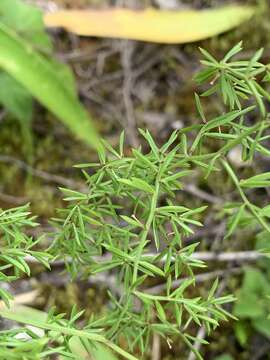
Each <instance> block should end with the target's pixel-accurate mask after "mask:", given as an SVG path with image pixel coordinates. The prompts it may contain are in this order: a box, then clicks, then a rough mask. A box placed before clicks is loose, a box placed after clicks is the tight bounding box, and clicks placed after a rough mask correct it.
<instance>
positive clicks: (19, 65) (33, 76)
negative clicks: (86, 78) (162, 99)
mask: <svg viewBox="0 0 270 360" xmlns="http://www.w3.org/2000/svg"><path fill="white" fill-rule="evenodd" d="M0 67H2V68H3V69H4V70H5V71H7V72H8V73H9V74H10V75H11V76H12V77H14V78H15V79H16V80H17V81H18V82H19V83H20V84H22V85H23V86H24V87H25V88H26V89H27V90H28V91H29V92H30V93H31V94H32V95H33V96H35V97H36V98H37V99H38V100H39V101H40V102H41V103H42V104H43V105H44V106H46V107H47V108H48V109H49V110H50V111H51V112H52V113H54V114H55V115H56V116H57V117H58V118H59V119H60V120H62V122H63V123H64V124H65V125H66V126H68V127H69V128H70V130H71V131H72V132H73V133H74V134H75V135H77V136H78V137H79V138H80V139H81V140H84V141H85V142H86V143H87V144H88V145H92V146H94V147H95V148H101V145H100V142H99V139H98V136H97V133H96V130H95V129H94V126H93V125H92V123H91V120H90V118H89V116H88V114H87V112H86V111H85V109H84V108H83V107H82V106H81V104H80V103H79V101H78V99H77V98H76V97H75V96H74V93H73V91H72V90H71V89H70V88H69V87H67V86H66V84H65V82H64V81H63V77H62V75H61V76H60V75H58V72H57V71H56V70H55V68H54V67H53V66H52V63H51V62H50V61H48V60H47V59H46V58H45V57H44V56H42V55H40V54H39V53H38V52H36V51H35V50H34V49H33V47H32V46H30V45H29V44H28V43H26V42H25V41H24V40H23V39H22V38H20V37H19V36H17V35H16V34H15V33H14V32H13V31H12V30H10V29H9V28H8V27H7V26H5V25H4V24H1V23H0Z"/></svg>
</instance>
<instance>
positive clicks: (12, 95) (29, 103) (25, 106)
mask: <svg viewBox="0 0 270 360" xmlns="http://www.w3.org/2000/svg"><path fill="white" fill-rule="evenodd" d="M0 103H1V104H2V105H3V106H4V107H5V108H6V109H7V110H8V111H9V112H10V113H11V114H12V115H14V116H15V117H16V118H17V119H19V120H21V122H22V123H24V124H25V125H29V124H30V122H31V119H32V114H33V100H32V96H31V94H30V93H29V92H28V91H27V90H26V89H25V87H23V86H22V85H21V84H20V83H18V82H17V81H16V80H14V79H13V78H12V77H11V76H10V75H8V74H7V73H5V72H3V71H2V72H0Z"/></svg>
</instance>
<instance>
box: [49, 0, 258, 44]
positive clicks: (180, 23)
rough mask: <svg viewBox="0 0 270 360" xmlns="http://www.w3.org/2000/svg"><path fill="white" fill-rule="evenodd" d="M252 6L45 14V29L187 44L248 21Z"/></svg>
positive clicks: (62, 11) (84, 34)
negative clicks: (61, 29) (53, 28)
mask: <svg viewBox="0 0 270 360" xmlns="http://www.w3.org/2000/svg"><path fill="white" fill-rule="evenodd" d="M254 12H255V8H254V7H250V6H238V5H231V6H226V7H223V8H218V9H210V10H201V11H195V10H188V11H163V10H155V9H146V10H129V9H121V8H119V9H118V8H117V9H108V10H60V11H57V12H55V13H50V14H46V15H45V18H44V21H45V24H46V25H47V26H48V27H63V28H65V29H66V30H68V31H71V32H73V33H75V34H78V35H83V36H97V37H111V38H123V39H133V40H142V41H150V42H158V43H168V44H169V43H187V42H193V41H198V40H202V39H206V38H208V37H211V36H214V35H217V34H220V33H223V32H225V31H227V30H230V29H232V28H233V27H235V26H237V25H239V24H241V23H242V22H244V21H246V20H248V19H249V18H250V17H251V16H252V15H253V14H254Z"/></svg>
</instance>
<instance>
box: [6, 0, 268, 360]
mask: <svg viewBox="0 0 270 360" xmlns="http://www.w3.org/2000/svg"><path fill="white" fill-rule="evenodd" d="M32 2H35V3H37V4H38V5H39V6H42V7H43V8H45V9H46V10H50V7H51V8H53V7H55V6H57V7H59V8H62V7H66V8H75V7H79V8H86V7H87V6H94V7H104V6H108V5H111V6H116V5H118V6H119V5H124V6H128V7H132V8H141V7H144V6H147V5H153V6H155V7H161V8H164V7H168V6H170V7H171V8H173V7H174V8H186V7H187V8H198V9H200V8H206V7H215V6H218V5H220V4H227V3H228V2H227V1H223V0H222V1H217V0H212V1H211V0H208V1H207V0H194V1H191V0H190V1H189V0H186V1H180V0H179V1H178V0H170V1H169V0H153V1H150V0H141V1H139V0H127V1H125V0H122V1H121V0H119V1H113V0H111V1H108V0H50V1H49V0H48V1H45V0H36V1H32ZM238 2H242V3H244V4H246V3H254V2H252V1H250V2H249V1H238ZM268 15H269V14H268ZM269 30H270V22H269V16H267V15H265V16H263V17H260V18H256V19H255V20H254V21H251V22H249V23H246V24H243V25H242V26H240V27H238V28H237V29H235V30H233V31H230V32H229V33H226V34H224V35H221V36H218V37H214V38H211V39H208V40H205V41H201V42H199V43H193V44H185V45H160V44H151V43H142V42H136V41H129V40H111V39H96V38H80V37H78V36H75V35H72V34H68V33H65V32H64V31H60V30H59V31H58V30H57V31H52V32H51V34H52V36H53V39H54V43H55V55H56V57H57V58H58V59H60V60H61V61H63V62H66V63H67V64H69V65H70V66H71V67H72V68H73V70H74V73H75V76H76V81H77V88H78V92H79V95H80V99H81V101H82V103H83V104H84V105H85V107H86V109H87V110H88V111H89V113H91V115H92V116H93V117H94V119H95V122H96V126H97V128H98V129H99V131H100V133H101V134H102V136H103V137H104V138H106V139H107V140H108V141H109V142H110V143H111V144H112V145H116V144H117V142H118V138H119V134H120V133H121V131H122V130H123V129H125V131H126V137H127V151H129V149H130V148H131V147H136V146H138V145H139V144H142V145H143V143H142V140H141V138H140V137H139V136H138V131H137V128H148V129H149V130H150V131H151V133H152V135H153V137H154V138H155V140H156V141H157V142H158V143H159V144H161V143H162V142H163V141H165V140H166V139H167V138H168V136H169V135H170V133H171V132H172V131H173V130H174V129H180V128H182V127H184V126H188V125H191V124H194V123H196V121H197V120H198V119H197V113H196V110H195V106H194V104H195V103H194V92H195V91H196V92H200V91H201V90H203V89H199V88H198V86H197V85H196V83H195V81H194V80H193V78H194V75H195V74H196V72H197V71H198V70H199V69H200V61H199V60H200V52H199V50H198V47H199V46H200V47H203V48H205V49H207V50H208V51H209V52H210V53H212V54H213V55H214V56H216V57H217V58H222V56H223V55H224V54H225V52H226V51H228V50H229V49H230V48H231V47H232V46H233V45H235V44H236V43H237V42H239V41H240V40H243V46H244V52H243V53H241V56H243V57H246V58H248V57H249V56H250V55H251V54H252V53H253V52H254V51H256V50H257V49H259V48H260V47H265V52H264V55H263V61H264V62H270V47H269V44H270V31H269ZM204 106H205V113H206V115H207V116H212V115H215V114H217V113H222V111H223V105H222V103H221V102H220V101H218V100H217V99H214V100H212V101H205V102H204ZM54 120H55V119H54V118H53V116H52V115H51V114H49V113H48V112H46V111H45V110H44V108H42V107H41V106H39V105H38V104H36V105H35V118H34V121H33V125H32V141H33V144H34V149H35V151H34V155H33V158H32V159H30V158H29V149H28V147H27V146H26V145H25V143H24V141H23V137H22V135H21V133H20V126H19V124H18V123H17V122H16V121H14V119H12V118H10V117H7V116H6V114H5V112H4V111H2V113H1V118H0V127H1V133H0V144H1V153H0V178H1V183H0V207H1V208H7V207H13V206H17V205H20V204H23V203H26V202H30V203H31V204H32V211H33V213H34V214H36V215H38V217H39V221H40V222H41V224H42V227H43V228H44V229H46V228H49V227H50V225H49V224H48V219H49V218H50V217H52V216H54V215H55V209H56V208H58V207H61V206H63V205H64V202H63V201H62V194H61V192H60V191H59V189H58V187H59V186H62V187H70V188H74V189H76V188H79V187H80V186H81V185H82V181H83V180H82V177H81V175H80V172H79V171H78V170H77V169H75V168H74V167H72V166H73V165H74V164H78V163H85V162H91V161H93V160H95V158H96V154H95V153H94V152H93V151H91V150H89V148H87V147H86V146H84V145H83V144H82V143H80V142H78V141H76V140H74V139H73V137H72V135H70V134H69V132H68V130H66V129H65V128H64V126H62V125H61V124H60V123H59V122H57V121H54ZM209 147H211V144H209ZM232 157H234V160H233V161H235V164H236V165H237V161H238V156H237V154H232ZM258 166H264V167H266V168H267V167H269V164H260V165H258ZM248 171H249V169H247V168H245V167H244V168H242V167H241V164H240V165H239V173H241V174H245V173H248ZM268 171H269V169H268ZM219 176H220V177H219V178H218V177H216V176H214V177H210V178H209V179H208V182H207V183H206V182H205V180H204V179H203V178H202V177H201V174H198V176H196V177H194V178H193V179H192V181H193V182H192V183H191V184H189V185H188V186H187V187H186V188H185V189H184V192H183V194H182V195H181V196H180V197H179V200H181V199H182V198H185V201H187V202H188V201H191V200H192V201H194V197H195V199H196V200H195V201H196V205H198V204H201V203H204V202H205V201H206V202H207V203H208V204H209V206H210V207H212V209H213V211H215V209H216V207H220V206H221V207H222V199H223V197H224V196H226V197H227V198H228V197H229V196H230V191H231V189H230V184H228V182H226V179H224V174H223V175H222V174H221V175H219ZM224 189H225V190H226V193H225V194H224V191H225V190H224ZM227 194H229V195H227ZM191 195H192V199H191ZM181 197H182V198H181ZM224 227H225V222H224V220H223V219H222V218H221V219H220V218H215V217H213V212H211V211H209V217H208V218H207V220H206V226H205V228H204V230H201V231H200V232H198V233H196V237H194V239H191V240H192V241H198V240H199V241H200V242H201V246H200V250H201V251H205V250H211V251H220V252H223V251H231V252H233V251H239V250H249V249H252V248H253V247H254V239H253V237H252V236H251V235H250V234H246V236H245V237H244V238H239V239H237V242H228V243H224V241H223V234H224ZM246 264H248V262H241V263H239V262H238V261H237V259H235V261H231V262H227V263H223V262H219V261H214V262H213V263H211V264H210V265H209V268H208V270H207V271H208V273H209V274H210V275H209V276H208V278H207V276H206V278H205V280H204V279H203V280H202V281H201V284H202V286H201V292H202V293H203V292H204V291H205V288H209V287H210V283H209V281H208V280H213V279H214V277H215V275H216V273H215V272H216V270H217V269H218V270H219V271H222V272H224V274H225V275H224V274H223V277H222V279H223V280H222V286H223V287H224V288H226V291H229V292H234V293H235V292H236V291H237V289H238V288H239V286H240V285H241V279H242V270H243V266H244V265H246ZM62 270H63V268H62V267H61V266H58V267H56V268H53V271H52V272H50V273H49V272H44V269H40V268H39V267H37V268H34V275H33V277H32V278H31V281H29V280H27V279H24V280H21V281H19V282H17V283H16V284H15V285H14V287H13V291H14V292H16V293H20V292H25V291H31V290H32V289H37V290H38V295H37V296H36V297H35V300H34V302H35V305H36V306H37V307H39V308H42V309H47V308H48V307H49V306H51V305H56V306H57V307H58V309H60V310H61V311H69V310H70V306H71V305H73V304H74V303H77V304H80V305H81V307H86V308H87V312H86V315H87V313H88V314H90V313H91V311H93V310H94V311H96V312H97V311H100V312H102V311H103V309H104V307H105V305H106V301H107V295H106V286H105V285H104V284H103V285H102V284H101V283H91V280H90V282H89V281H86V280H83V281H77V282H72V283H71V282H68V276H67V275H66V274H63V272H62ZM269 281H270V278H269ZM82 294H83V296H82ZM67 299H68V301H67ZM86 299H87V300H86ZM89 304H90V305H89ZM247 326H249V325H247ZM250 331H251V336H250V339H249V342H248V343H247V344H246V345H245V346H241V345H240V344H239V341H238V340H237V337H236V336H235V324H234V323H233V321H232V322H228V323H225V324H222V327H221V328H220V329H218V330H217V331H216V332H214V335H213V336H212V337H211V338H210V339H209V338H207V339H208V340H209V341H210V345H209V346H208V347H206V348H205V349H207V350H205V349H204V347H202V348H201V351H202V353H203V354H204V356H205V359H209V360H212V359H216V358H217V356H218V355H221V354H230V355H231V356H232V359H235V360H238V359H239V360H262V359H268V354H269V353H270V341H269V339H267V338H266V337H264V336H263V335H260V334H259V333H257V332H256V331H255V330H254V329H250ZM199 335H201V336H203V337H206V334H205V333H204V332H202V333H200V334H199ZM158 347H159V350H158V354H154V355H155V356H157V357H154V355H153V354H150V353H151V351H150V352H149V359H153V360H154V359H157V360H169V359H180V360H192V359H193V357H192V355H191V354H189V352H185V351H186V350H184V349H183V348H182V346H181V344H178V345H176V347H175V348H174V350H171V349H169V348H168V346H167V344H166V343H163V342H162V341H160V340H159V342H158ZM225 359H226V358H224V360H225ZM229 359H230V358H228V360H229Z"/></svg>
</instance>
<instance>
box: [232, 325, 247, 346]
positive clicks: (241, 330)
mask: <svg viewBox="0 0 270 360" xmlns="http://www.w3.org/2000/svg"><path fill="white" fill-rule="evenodd" d="M234 332H235V336H236V338H237V340H238V341H239V343H240V345H241V346H243V347H244V346H245V345H246V344H247V341H248V336H249V328H248V324H247V322H246V321H237V322H236V324H235V326H234Z"/></svg>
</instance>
